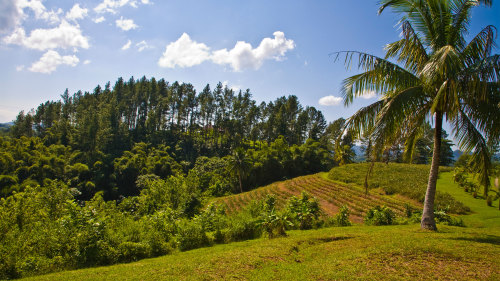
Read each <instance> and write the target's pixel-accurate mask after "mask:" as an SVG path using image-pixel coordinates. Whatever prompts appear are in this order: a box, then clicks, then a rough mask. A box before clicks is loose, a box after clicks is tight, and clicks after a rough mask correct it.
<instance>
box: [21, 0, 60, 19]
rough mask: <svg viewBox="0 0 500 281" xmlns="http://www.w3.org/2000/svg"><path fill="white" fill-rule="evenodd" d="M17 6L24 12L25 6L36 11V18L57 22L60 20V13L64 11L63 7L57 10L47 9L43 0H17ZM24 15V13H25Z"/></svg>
mask: <svg viewBox="0 0 500 281" xmlns="http://www.w3.org/2000/svg"><path fill="white" fill-rule="evenodd" d="M16 3H17V7H18V9H19V10H20V11H21V12H22V11H23V10H24V9H25V8H29V9H31V10H32V11H33V12H34V13H35V18H36V19H43V20H45V21H47V22H49V23H52V24H57V23H59V22H60V18H59V15H60V14H62V13H63V11H62V9H57V11H54V10H50V11H47V9H46V8H45V6H44V5H43V3H42V0H31V1H28V0H17V2H16ZM23 16H24V14H23Z"/></svg>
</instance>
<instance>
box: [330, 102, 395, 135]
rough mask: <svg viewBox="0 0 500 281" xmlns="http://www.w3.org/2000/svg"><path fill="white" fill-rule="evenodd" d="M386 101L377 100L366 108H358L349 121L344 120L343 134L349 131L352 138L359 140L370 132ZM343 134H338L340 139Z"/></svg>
mask: <svg viewBox="0 0 500 281" xmlns="http://www.w3.org/2000/svg"><path fill="white" fill-rule="evenodd" d="M386 102H387V101H386V100H379V101H377V102H374V103H372V104H370V105H368V106H366V107H363V108H360V109H359V110H358V111H357V112H356V113H354V114H353V115H352V116H351V117H350V118H349V119H347V120H346V122H345V124H344V128H343V132H347V131H350V132H351V133H352V136H353V137H354V138H356V139H360V138H362V137H363V136H366V135H367V133H369V132H371V131H372V129H373V126H374V125H375V120H376V116H377V114H378V113H379V111H380V109H381V108H382V107H383V106H384V104H385V103H386ZM342 135H343V134H340V137H341V136H342Z"/></svg>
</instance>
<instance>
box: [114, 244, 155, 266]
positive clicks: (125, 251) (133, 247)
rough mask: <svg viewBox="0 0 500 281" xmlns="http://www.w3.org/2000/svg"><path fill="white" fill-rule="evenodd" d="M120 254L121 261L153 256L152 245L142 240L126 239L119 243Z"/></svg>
mask: <svg viewBox="0 0 500 281" xmlns="http://www.w3.org/2000/svg"><path fill="white" fill-rule="evenodd" d="M118 255H119V260H120V261H121V262H131V261H137V260H140V259H143V258H146V257H149V256H151V247H149V245H147V244H144V243H140V242H139V243H137V242H130V241H126V242H123V243H121V244H120V245H118Z"/></svg>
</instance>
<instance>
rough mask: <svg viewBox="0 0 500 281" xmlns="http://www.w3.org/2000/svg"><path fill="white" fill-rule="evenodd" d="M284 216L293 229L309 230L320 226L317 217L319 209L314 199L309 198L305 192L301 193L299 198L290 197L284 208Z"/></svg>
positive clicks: (319, 212)
mask: <svg viewBox="0 0 500 281" xmlns="http://www.w3.org/2000/svg"><path fill="white" fill-rule="evenodd" d="M284 212H285V214H286V216H287V218H288V220H289V222H290V223H291V225H292V226H293V227H294V228H298V229H311V228H315V227H318V226H319V225H320V223H321V222H320V220H319V216H320V214H321V209H320V207H319V203H318V200H316V198H310V196H309V194H307V192H302V194H301V197H300V198H297V197H295V196H292V197H291V198H290V199H289V200H288V203H287V206H286V208H285V211H284Z"/></svg>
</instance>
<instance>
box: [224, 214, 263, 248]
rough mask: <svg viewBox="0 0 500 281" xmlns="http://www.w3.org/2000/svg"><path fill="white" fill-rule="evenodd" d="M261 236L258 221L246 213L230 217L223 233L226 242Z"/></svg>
mask: <svg viewBox="0 0 500 281" xmlns="http://www.w3.org/2000/svg"><path fill="white" fill-rule="evenodd" d="M261 235H262V228H261V226H260V224H259V221H258V219H256V218H253V217H252V216H250V215H249V214H248V213H241V214H238V215H236V216H234V217H232V218H231V219H230V221H229V226H228V228H227V232H226V233H225V237H226V241H227V242H229V241H244V240H249V239H255V238H258V237H260V236H261Z"/></svg>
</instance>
